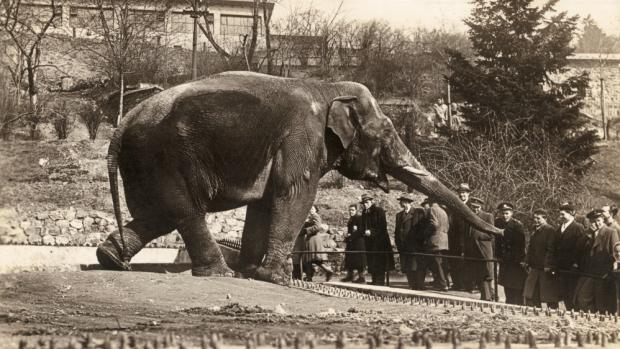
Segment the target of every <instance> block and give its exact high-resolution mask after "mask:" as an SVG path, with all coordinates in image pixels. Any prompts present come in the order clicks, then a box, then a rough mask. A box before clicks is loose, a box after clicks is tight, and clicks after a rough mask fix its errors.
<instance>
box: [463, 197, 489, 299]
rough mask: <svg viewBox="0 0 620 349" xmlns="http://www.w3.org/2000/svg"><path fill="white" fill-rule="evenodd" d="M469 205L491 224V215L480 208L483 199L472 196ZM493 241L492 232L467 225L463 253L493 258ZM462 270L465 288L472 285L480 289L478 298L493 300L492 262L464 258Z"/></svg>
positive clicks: (481, 257)
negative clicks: (464, 273)
mask: <svg viewBox="0 0 620 349" xmlns="http://www.w3.org/2000/svg"><path fill="white" fill-rule="evenodd" d="M468 202H469V207H470V208H471V209H472V211H474V213H475V214H477V215H478V217H480V218H481V219H482V220H483V221H485V222H487V223H489V224H493V215H492V214H490V213H488V212H485V211H483V210H482V206H483V205H484V200H482V199H479V198H476V197H472V198H470V199H469V200H468ZM493 243H494V236H493V235H492V234H488V233H485V232H483V231H480V230H478V229H476V228H474V227H472V226H471V225H468V226H467V231H466V233H465V238H464V243H463V255H464V256H465V257H469V258H477V259H486V260H491V259H493V257H494V256H493ZM464 266H465V268H464V270H463V271H464V272H467V275H468V277H467V278H466V279H465V280H464V281H465V282H467V283H468V284H466V285H465V288H466V289H469V290H472V289H473V288H474V286H476V287H478V289H479V290H480V299H482V300H485V301H492V300H493V288H492V287H491V282H492V281H493V262H480V261H470V260H466V261H465V263H464Z"/></svg>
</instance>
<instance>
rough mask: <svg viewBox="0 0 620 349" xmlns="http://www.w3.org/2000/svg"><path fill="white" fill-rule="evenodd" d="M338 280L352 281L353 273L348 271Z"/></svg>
mask: <svg viewBox="0 0 620 349" xmlns="http://www.w3.org/2000/svg"><path fill="white" fill-rule="evenodd" d="M340 281H342V282H351V281H353V274H351V273H348V274H347V276H345V277H344V278H342V279H340Z"/></svg>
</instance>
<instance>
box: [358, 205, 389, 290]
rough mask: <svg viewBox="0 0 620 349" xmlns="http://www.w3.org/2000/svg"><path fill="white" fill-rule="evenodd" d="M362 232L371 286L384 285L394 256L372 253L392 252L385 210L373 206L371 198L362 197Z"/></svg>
mask: <svg viewBox="0 0 620 349" xmlns="http://www.w3.org/2000/svg"><path fill="white" fill-rule="evenodd" d="M361 204H362V207H363V211H362V231H363V232H364V239H365V243H366V252H368V253H367V255H366V260H367V264H368V272H369V273H370V275H371V276H372V282H371V283H372V284H373V285H384V284H385V273H386V272H388V271H390V270H394V265H395V263H394V255H392V254H390V253H373V252H392V243H391V242H390V237H389V235H388V231H387V220H386V217H385V210H383V208H381V207H379V206H376V205H374V203H373V197H372V196H370V195H368V194H364V195H362V200H361Z"/></svg>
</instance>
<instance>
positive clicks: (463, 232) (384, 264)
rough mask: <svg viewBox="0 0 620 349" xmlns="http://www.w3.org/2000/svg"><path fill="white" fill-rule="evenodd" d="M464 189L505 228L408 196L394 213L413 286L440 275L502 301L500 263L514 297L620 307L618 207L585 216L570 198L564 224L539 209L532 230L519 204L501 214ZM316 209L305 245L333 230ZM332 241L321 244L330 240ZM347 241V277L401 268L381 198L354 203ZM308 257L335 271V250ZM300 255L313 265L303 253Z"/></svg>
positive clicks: (443, 281) (561, 212)
mask: <svg viewBox="0 0 620 349" xmlns="http://www.w3.org/2000/svg"><path fill="white" fill-rule="evenodd" d="M457 192H458V195H459V198H460V199H461V201H463V202H464V203H465V204H466V205H467V206H469V207H470V208H471V209H472V211H473V212H474V213H475V214H477V215H478V216H479V217H480V218H481V219H482V220H484V221H486V222H488V223H489V224H494V225H495V226H496V227H498V228H500V229H502V230H503V234H502V235H497V236H496V235H493V234H489V233H486V232H483V231H480V230H478V229H476V228H475V227H473V226H472V225H471V224H470V223H469V222H467V221H465V220H464V219H463V218H462V217H460V216H459V215H456V214H452V213H451V212H450V211H449V210H448V209H447V208H446V207H444V206H443V205H441V204H439V203H437V202H434V201H433V200H432V199H431V198H426V199H424V200H423V201H422V202H421V203H420V206H419V207H416V206H414V203H415V199H414V198H413V196H411V195H409V194H404V195H402V196H401V197H400V198H399V199H398V201H399V204H400V206H401V208H402V210H401V211H400V212H398V213H397V214H396V217H394V219H395V225H394V226H395V229H394V242H395V245H396V249H397V251H398V255H399V259H400V260H399V262H400V263H399V264H400V271H401V272H402V273H403V274H404V275H405V276H406V278H407V282H408V285H409V287H410V288H411V289H415V290H425V289H426V287H427V285H426V282H425V280H426V276H427V273H429V272H430V274H431V275H432V280H433V281H432V288H433V289H434V290H437V291H448V290H450V289H452V290H458V291H466V292H472V293H473V292H480V298H481V299H482V300H494V298H495V295H494V290H493V286H492V282H493V279H494V276H495V270H494V262H497V263H498V264H499V268H498V269H499V271H498V275H497V282H498V284H499V285H501V286H503V290H504V294H505V297H506V302H507V303H510V304H527V305H535V306H541V305H542V304H543V303H545V304H546V305H547V306H548V307H550V308H556V307H558V306H559V304H560V302H562V303H563V304H564V306H565V308H566V309H575V310H584V311H592V312H601V313H605V312H609V313H616V312H617V311H620V304H619V303H620V225H619V224H618V222H617V221H616V219H615V216H616V214H617V212H618V208H617V207H616V206H615V205H605V206H603V207H601V208H597V209H594V210H592V211H590V212H589V213H588V214H587V215H586V216H585V217H582V216H577V215H576V213H575V209H574V207H573V206H572V205H571V204H570V203H563V204H561V205H560V206H559V207H558V210H557V211H556V212H553V214H555V215H557V218H558V219H559V223H560V224H559V226H558V227H554V226H552V225H551V224H550V223H549V222H548V219H549V214H550V213H548V212H546V211H545V210H542V209H538V210H535V211H534V212H533V217H532V218H533V222H534V227H533V230H532V231H531V233H528V232H527V229H526V227H525V226H524V224H523V223H521V222H520V221H519V220H518V219H517V218H515V217H514V212H515V206H514V205H513V204H512V203H509V202H503V203H500V204H499V205H498V206H497V212H496V214H495V215H493V214H492V213H489V212H485V211H484V210H483V207H484V206H485V202H484V201H483V200H482V199H480V198H477V197H473V196H470V194H471V188H470V186H469V185H468V184H467V183H462V184H461V185H460V186H459V187H458V188H457ZM312 212H314V213H311V214H310V217H309V219H308V221H307V222H306V225H305V226H304V229H302V232H301V233H300V235H299V237H298V239H297V242H296V249H295V250H296V251H300V250H302V248H306V249H310V248H312V246H311V245H313V244H312V243H311V237H312V236H315V235H316V234H317V233H316V232H319V231H321V230H325V229H327V227H325V226H321V223H320V218H318V219H317V218H316V217H313V215H316V211H315V209H313V211H312ZM317 220H318V221H317ZM324 241H325V240H321V242H317V243H316V244H315V245H316V246H315V247H317V248H318V247H320V246H325V243H324ZM345 241H346V248H345V251H346V252H347V253H346V254H345V259H344V269H345V270H346V276H345V277H344V279H342V281H345V282H355V283H366V279H365V278H364V275H365V271H366V270H367V271H368V274H370V277H371V280H370V282H369V283H370V284H373V285H384V284H385V275H386V273H388V272H390V271H392V270H394V269H395V265H396V263H395V257H394V255H395V254H394V253H393V248H392V242H391V240H390V237H389V234H388V228H387V217H386V212H385V210H384V209H383V208H381V207H379V206H377V205H375V203H374V199H373V197H372V196H370V195H367V194H365V195H363V196H362V198H361V201H360V203H359V204H352V205H350V206H349V221H348V224H347V232H346V235H345ZM302 244H304V245H303V246H302ZM319 245H320V246H319ZM298 248H299V249H298ZM304 256H306V257H303V256H301V257H299V258H308V259H307V263H306V264H311V263H315V264H317V265H319V266H320V267H321V268H323V269H324V270H325V272H326V275H327V277H328V278H330V277H331V276H332V274H333V272H332V271H331V269H329V267H328V266H327V265H326V264H325V263H324V261H326V260H327V258H326V256H317V255H316V254H304ZM297 262H298V263H297V264H303V263H299V259H298V260H297ZM310 266H311V265H310ZM296 269H297V270H296V271H295V273H294V277H297V278H300V277H301V273H302V272H303V271H302V270H300V269H301V268H300V267H297V268H296ZM307 273H310V275H311V274H312V273H313V272H312V271H308V272H307Z"/></svg>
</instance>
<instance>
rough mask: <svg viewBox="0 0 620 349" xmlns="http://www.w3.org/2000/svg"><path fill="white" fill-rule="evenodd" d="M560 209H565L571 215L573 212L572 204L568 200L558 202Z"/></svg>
mask: <svg viewBox="0 0 620 349" xmlns="http://www.w3.org/2000/svg"><path fill="white" fill-rule="evenodd" d="M559 210H560V211H566V212H568V213H570V214H571V215H574V214H575V207H573V205H571V204H570V202H563V203H561V204H560V208H559Z"/></svg>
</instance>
